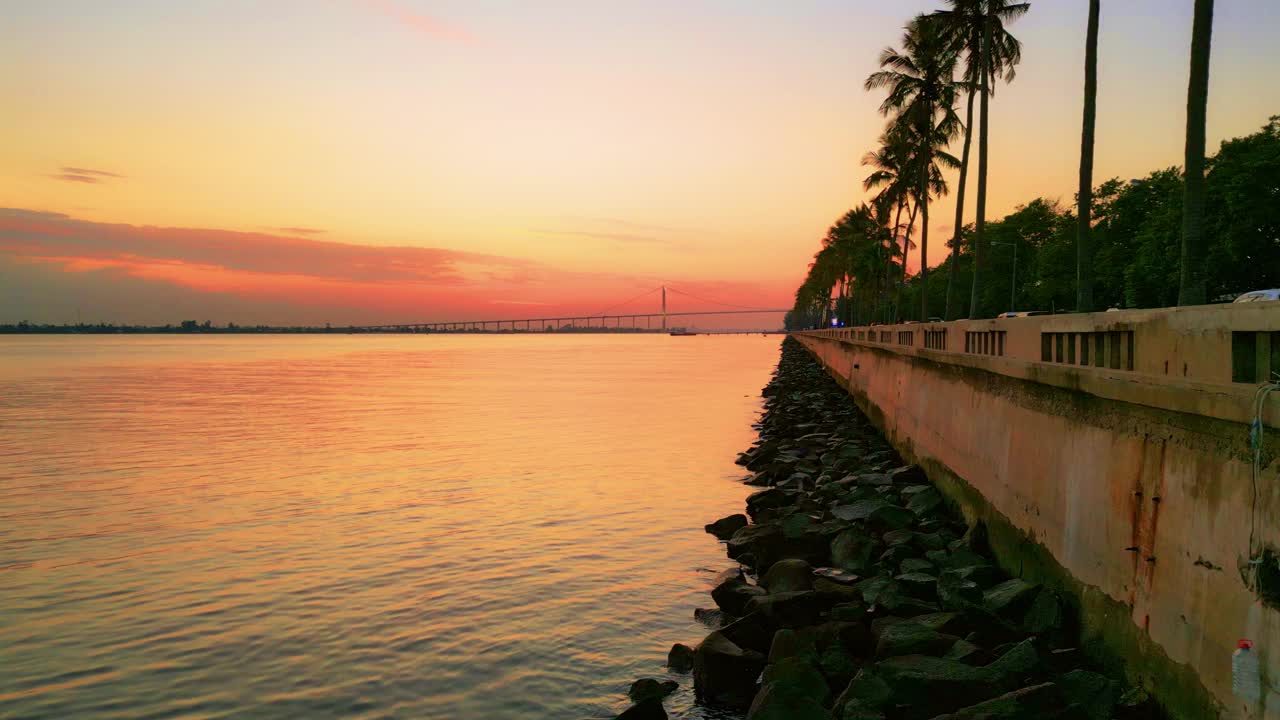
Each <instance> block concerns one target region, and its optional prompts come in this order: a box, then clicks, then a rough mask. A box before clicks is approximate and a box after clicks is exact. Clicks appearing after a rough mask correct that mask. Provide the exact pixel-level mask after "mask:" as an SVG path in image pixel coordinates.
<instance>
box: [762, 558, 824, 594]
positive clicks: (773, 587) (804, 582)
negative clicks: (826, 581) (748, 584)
mask: <svg viewBox="0 0 1280 720" xmlns="http://www.w3.org/2000/svg"><path fill="white" fill-rule="evenodd" d="M760 585H762V586H763V587H764V588H765V589H766V590H768V591H769V592H771V593H779V592H803V591H805V590H812V589H813V566H811V565H809V563H807V562H805V561H804V560H795V559H790V560H779V561H777V562H775V563H774V564H773V565H771V566H769V571H768V572H766V573H765V574H764V576H763V577H761V578H760Z"/></svg>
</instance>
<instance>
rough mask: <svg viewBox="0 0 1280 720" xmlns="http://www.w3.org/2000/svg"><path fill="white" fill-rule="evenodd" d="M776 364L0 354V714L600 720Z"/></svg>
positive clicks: (310, 343)
mask: <svg viewBox="0 0 1280 720" xmlns="http://www.w3.org/2000/svg"><path fill="white" fill-rule="evenodd" d="M778 344H779V343H778V338H777V337H768V338H766V337H760V336H754V337H731V336H724V337H707V336H698V337H689V338H673V337H668V336H644V337H628V336H567V335H556V336H479V337H474V336H473V337H449V336H382V337H375V336H209V337H201V336H188V337H165V336H152V337H112V336H96V337H95V336H79V337H75V336H62V337H4V338H0V717H15V718H71V717H75V718H159V717H165V718H176V717H183V718H212V717H235V718H257V717H261V718H267V717H270V718H338V717H341V718H391V717H396V718H588V717H611V716H612V713H616V712H618V711H619V710H621V709H623V708H624V707H626V705H627V703H626V701H625V692H626V689H627V687H628V686H629V684H630V682H631V681H632V680H634V679H635V678H637V677H640V676H653V677H665V675H664V670H663V664H664V661H665V657H666V651H667V649H668V648H669V647H670V646H671V643H673V642H677V641H684V642H695V641H696V640H698V639H699V638H701V637H702V635H704V634H705V633H706V630H705V629H704V628H702V627H700V626H699V625H697V624H696V623H695V622H694V620H693V610H694V608H695V607H699V606H702V607H706V606H711V601H710V599H709V597H708V596H707V594H706V592H707V590H708V588H709V584H710V580H711V578H712V577H713V573H714V572H715V571H718V570H720V569H723V568H724V567H727V566H728V564H729V563H728V561H727V560H726V559H725V558H724V554H723V551H722V548H721V546H720V545H719V544H718V543H717V542H716V541H715V540H714V539H713V538H712V537H711V536H709V535H707V534H705V533H704V532H703V531H702V527H701V526H702V525H703V524H704V523H706V522H709V521H711V520H714V519H716V518H718V517H720V516H722V515H725V514H728V513H730V512H738V511H740V509H741V504H742V499H743V498H744V497H745V496H746V495H747V493H748V488H746V487H744V486H743V485H741V484H739V483H738V482H736V480H737V479H738V478H739V477H741V474H742V473H741V471H740V469H739V468H737V467H736V466H734V465H733V464H732V461H733V459H734V457H735V456H736V454H737V453H738V452H739V451H740V450H742V449H744V448H745V447H746V446H747V445H748V444H749V443H750V442H751V441H752V439H753V438H754V432H753V430H752V429H751V423H752V422H753V421H754V419H755V417H756V414H757V413H758V411H759V408H760V399H759V390H760V388H761V387H762V386H763V385H764V383H765V382H766V381H767V380H768V376H769V374H770V372H771V370H772V368H773V366H774V364H775V362H776V360H777V353H778ZM676 679H677V680H679V681H680V682H681V685H682V688H681V690H680V691H679V693H678V694H677V695H676V696H675V697H674V698H673V699H672V701H671V702H669V703H668V708H669V709H670V710H673V716H675V717H710V716H711V715H710V714H704V711H702V710H701V709H698V708H696V707H693V703H692V687H691V686H690V681H689V679H688V678H687V677H677V678H676Z"/></svg>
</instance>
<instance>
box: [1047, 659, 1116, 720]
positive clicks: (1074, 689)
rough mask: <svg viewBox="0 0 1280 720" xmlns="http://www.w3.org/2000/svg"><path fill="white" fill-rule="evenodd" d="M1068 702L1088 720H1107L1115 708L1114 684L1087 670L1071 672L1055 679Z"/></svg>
mask: <svg viewBox="0 0 1280 720" xmlns="http://www.w3.org/2000/svg"><path fill="white" fill-rule="evenodd" d="M1057 683H1058V686H1059V687H1061V688H1062V692H1063V694H1064V695H1066V697H1067V700H1068V701H1069V702H1072V703H1075V704H1076V705H1078V706H1079V707H1080V709H1081V710H1082V711H1083V712H1084V714H1085V715H1086V716H1087V717H1088V718H1089V720H1108V718H1110V717H1111V714H1112V711H1113V710H1114V709H1115V706H1116V695H1117V692H1116V690H1117V687H1116V683H1115V682H1113V681H1112V680H1111V679H1109V678H1107V677H1106V676H1104V675H1099V674H1098V673H1095V672H1089V671H1088V670H1072V671H1071V672H1069V673H1067V674H1066V675H1063V676H1062V677H1060V678H1058V679H1057Z"/></svg>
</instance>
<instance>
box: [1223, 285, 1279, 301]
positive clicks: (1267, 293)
mask: <svg viewBox="0 0 1280 720" xmlns="http://www.w3.org/2000/svg"><path fill="white" fill-rule="evenodd" d="M1277 300H1280V288H1273V289H1271V290H1252V291H1250V292H1247V293H1245V294H1243V295H1241V296H1240V297H1238V298H1236V299H1235V300H1234V301H1233V302H1238V303H1245V302H1275V301H1277Z"/></svg>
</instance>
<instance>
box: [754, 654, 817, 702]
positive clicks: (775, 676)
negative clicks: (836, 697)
mask: <svg viewBox="0 0 1280 720" xmlns="http://www.w3.org/2000/svg"><path fill="white" fill-rule="evenodd" d="M761 685H762V686H767V685H782V686H785V687H786V688H787V689H788V690H795V691H798V693H799V694H800V695H803V696H804V697H808V698H811V699H813V700H816V701H817V702H818V703H819V705H826V704H827V702H828V701H829V700H830V699H831V690H830V689H829V688H828V687H827V681H826V678H824V677H822V673H820V672H818V669H817V668H815V667H814V666H813V665H812V664H811V663H810V662H809V661H808V660H807V659H806V658H803V657H789V658H783V659H782V660H779V661H778V662H776V663H772V664H770V665H769V666H768V667H766V668H765V669H764V675H762V676H761Z"/></svg>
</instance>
